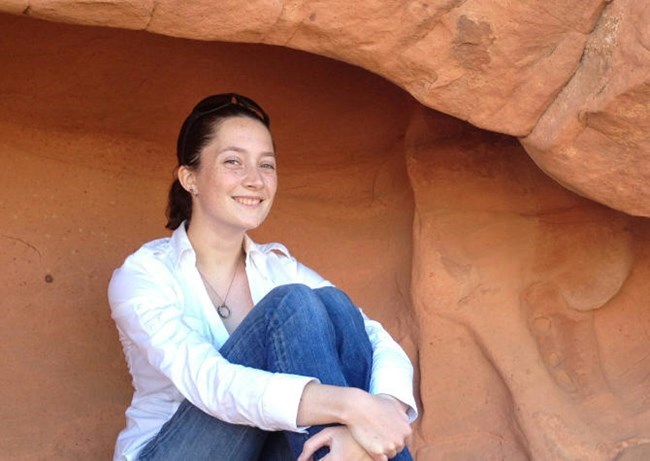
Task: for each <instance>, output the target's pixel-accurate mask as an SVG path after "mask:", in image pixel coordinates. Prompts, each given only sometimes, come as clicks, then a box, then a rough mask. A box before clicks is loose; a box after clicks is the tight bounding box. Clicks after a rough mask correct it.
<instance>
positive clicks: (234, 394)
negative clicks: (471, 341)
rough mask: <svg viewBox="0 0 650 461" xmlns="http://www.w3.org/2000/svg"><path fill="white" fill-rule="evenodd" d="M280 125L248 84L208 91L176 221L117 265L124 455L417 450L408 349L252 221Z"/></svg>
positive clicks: (196, 117) (189, 122)
mask: <svg viewBox="0 0 650 461" xmlns="http://www.w3.org/2000/svg"><path fill="white" fill-rule="evenodd" d="M269 125H270V122H269V118H268V115H267V114H266V113H265V112H264V110H263V109H262V108H261V107H260V106H258V105H257V104H256V103H255V102H254V101H252V100H250V99H248V98H246V97H243V96H240V95H236V94H222V95H215V96H211V97H208V98H206V99H204V100H203V101H201V102H200V103H199V104H198V105H197V106H196V107H195V108H194V110H193V111H192V113H191V114H190V115H189V116H188V118H187V119H186V120H185V122H184V124H183V126H182V128H181V131H180V134H179V137H178V145H177V155H178V168H177V178H176V179H175V181H174V183H173V184H172V187H171V190H170V193H169V205H168V210H167V215H168V224H167V227H168V228H170V229H173V230H174V232H173V234H172V236H171V237H170V238H165V239H160V240H156V241H153V242H149V243H147V244H145V245H144V246H143V247H142V248H140V249H139V250H138V251H137V252H135V253H134V254H132V255H131V256H129V257H128V258H127V259H126V261H125V262H124V264H123V266H122V267H121V268H119V269H117V270H116V271H115V273H114V274H113V277H112V279H111V283H110V286H109V301H110V305H111V310H112V315H113V318H114V320H115V322H116V324H117V328H118V331H119V334H120V340H121V342H122V345H123V349H124V354H125V356H126V360H127V363H128V366H129V370H130V372H131V374H132V376H133V385H134V388H135V393H134V396H133V400H132V403H131V406H130V407H129V409H128V410H127V412H126V416H127V427H126V428H125V429H124V430H123V431H122V432H121V433H120V435H119V437H118V440H117V445H116V451H115V459H116V460H135V459H138V460H202V459H206V460H208V459H210V460H227V461H236V460H242V461H251V460H257V459H260V460H282V459H285V460H287V459H296V458H297V459H299V460H300V461H307V460H309V459H312V456H313V457H314V458H315V459H321V457H323V456H324V455H326V456H325V458H324V459H328V460H333V461H334V460H339V459H341V460H343V459H344V460H356V459H358V460H387V459H398V460H409V459H412V458H411V456H410V454H409V453H408V450H407V449H404V450H402V449H403V448H404V446H405V442H406V439H407V437H408V436H409V435H410V431H411V430H410V423H411V422H412V421H413V420H414V419H415V417H416V409H415V402H414V398H413V395H412V367H411V364H410V362H409V361H408V358H407V357H406V355H405V354H404V352H403V351H402V349H401V348H400V347H399V346H398V345H397V344H396V343H395V342H394V341H393V340H392V339H391V338H390V336H389V335H388V334H387V333H386V332H385V331H384V330H383V328H382V327H381V326H380V325H379V324H378V323H377V322H374V321H371V320H369V319H368V318H367V317H365V316H363V314H361V312H360V311H359V310H358V309H357V308H355V307H354V306H353V305H352V303H351V302H350V300H349V299H348V298H347V296H345V294H344V293H342V292H341V291H340V290H338V289H336V288H334V287H333V286H332V285H331V284H330V283H329V282H327V281H326V280H324V279H323V278H321V277H320V276H319V275H317V274H316V273H315V272H313V271H312V270H310V269H308V268H307V267H305V266H303V265H302V264H300V263H299V262H297V261H296V260H295V259H294V258H293V257H292V256H291V255H290V254H289V252H288V251H287V249H286V248H285V247H284V246H282V245H280V244H277V243H272V244H267V245H258V244H256V243H254V242H253V241H252V240H251V239H250V238H249V237H248V236H247V235H246V231H248V230H250V229H254V228H256V227H258V226H259V225H260V224H261V223H262V222H263V221H264V219H265V218H266V216H267V214H268V212H269V210H270V209H271V205H272V203H273V198H274V196H275V192H276V188H277V176H276V158H275V151H274V145H273V140H272V137H271V133H270V131H269ZM327 453H329V454H327Z"/></svg>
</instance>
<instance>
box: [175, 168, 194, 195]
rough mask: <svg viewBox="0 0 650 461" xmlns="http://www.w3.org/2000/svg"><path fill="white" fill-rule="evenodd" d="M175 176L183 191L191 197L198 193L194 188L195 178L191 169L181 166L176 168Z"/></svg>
mask: <svg viewBox="0 0 650 461" xmlns="http://www.w3.org/2000/svg"><path fill="white" fill-rule="evenodd" d="M176 175H177V176H178V182H180V183H181V186H183V189H185V190H186V191H188V192H189V193H190V194H192V195H197V194H198V193H199V191H198V188H197V187H196V178H195V174H194V170H193V169H191V168H188V167H187V166H185V165H181V166H180V167H178V172H177V173H176Z"/></svg>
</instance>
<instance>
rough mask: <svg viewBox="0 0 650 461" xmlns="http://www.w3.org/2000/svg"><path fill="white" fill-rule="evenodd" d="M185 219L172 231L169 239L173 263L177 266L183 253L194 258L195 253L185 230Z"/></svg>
mask: <svg viewBox="0 0 650 461" xmlns="http://www.w3.org/2000/svg"><path fill="white" fill-rule="evenodd" d="M186 223H187V221H183V222H182V223H181V225H180V226H178V227H177V228H176V230H175V231H174V232H173V233H172V236H171V239H170V245H171V248H172V254H173V257H174V264H175V265H176V266H178V265H179V264H180V263H181V261H182V259H183V257H184V255H185V254H188V255H191V257H192V258H193V259H194V260H196V254H195V253H194V248H192V244H191V243H190V239H189V238H188V237H187V231H186V230H185V225H186Z"/></svg>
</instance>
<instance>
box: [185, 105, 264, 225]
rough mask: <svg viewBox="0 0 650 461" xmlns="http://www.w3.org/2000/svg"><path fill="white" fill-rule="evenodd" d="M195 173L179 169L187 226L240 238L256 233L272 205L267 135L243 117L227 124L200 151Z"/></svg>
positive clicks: (256, 122) (221, 125)
mask: <svg viewBox="0 0 650 461" xmlns="http://www.w3.org/2000/svg"><path fill="white" fill-rule="evenodd" d="M200 155H201V157H200V164H199V166H198V168H196V169H192V168H189V167H186V166H183V167H180V169H179V171H178V178H179V180H180V182H181V184H182V185H183V187H184V188H185V189H186V190H188V191H190V193H191V194H192V220H191V222H190V226H191V227H194V226H209V227H210V228H211V229H212V230H214V231H217V232H227V233H243V232H245V231H247V230H249V229H254V228H256V227H258V226H259V225H260V224H262V222H263V221H264V219H265V218H266V216H267V215H268V213H269V211H270V210H271V205H272V204H273V198H274V197H275V192H276V190H277V175H276V164H275V151H274V149H273V139H272V138H271V133H270V132H269V130H268V129H267V128H266V127H265V126H264V125H263V124H262V123H261V122H259V121H257V120H254V119H252V118H249V117H231V118H227V119H225V120H223V121H221V123H219V125H218V126H217V128H216V131H215V133H214V136H213V137H212V139H211V140H210V141H209V142H208V143H207V144H206V145H205V147H204V148H203V150H202V151H201V154H200Z"/></svg>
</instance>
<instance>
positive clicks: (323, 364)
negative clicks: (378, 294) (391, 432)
mask: <svg viewBox="0 0 650 461" xmlns="http://www.w3.org/2000/svg"><path fill="white" fill-rule="evenodd" d="M220 353H221V354H222V355H223V356H224V357H225V358H226V359H228V360H229V361H231V362H233V363H238V364H240V365H245V366H250V367H254V368H259V369H265V370H268V371H274V372H285V373H294V374H300V375H304V376H313V377H316V378H318V379H319V380H320V381H321V382H322V383H324V384H331V385H338V386H355V387H359V388H363V389H367V388H368V382H369V378H370V373H371V367H372V347H371V346H370V343H369V340H368V337H367V335H366V333H365V328H364V325H363V319H362V318H361V315H360V313H359V311H358V309H357V308H356V307H355V306H354V305H353V304H352V303H351V301H350V300H349V298H348V297H347V296H346V295H345V294H344V293H343V292H341V291H340V290H338V289H336V288H322V289H318V290H312V289H310V288H308V287H306V286H304V285H285V286H281V287H278V288H276V289H274V290H272V291H271V292H270V293H269V294H268V295H267V296H266V297H265V298H264V299H263V300H262V301H260V302H259V303H258V304H257V305H256V306H255V308H254V309H253V310H252V311H251V312H250V313H249V314H248V316H247V317H246V318H245V319H244V320H243V321H242V323H241V324H240V325H239V327H238V328H237V329H236V330H235V331H234V332H233V334H232V335H231V337H230V339H229V340H228V341H227V342H226V343H225V344H224V345H223V347H222V348H221V349H220ZM181 409H182V410H183V411H180V410H181ZM181 409H179V412H178V413H179V415H178V417H177V415H174V418H172V420H170V422H169V423H168V424H169V426H170V427H169V428H167V430H165V429H166V427H163V430H161V433H160V434H159V437H160V438H161V439H162V440H161V441H160V442H163V441H165V440H169V439H171V436H169V435H166V433H171V434H175V433H176V431H177V430H176V429H175V428H177V427H179V426H180V427H184V426H193V425H194V424H195V423H194V421H195V420H196V421H198V422H199V424H200V426H201V428H202V429H201V431H199V434H197V436H196V437H194V435H193V434H194V433H192V440H193V439H199V438H200V439H201V441H203V440H207V443H208V445H209V446H211V447H216V448H215V449H214V450H212V449H211V448H206V449H205V450H203V451H206V452H208V451H214V452H215V453H216V454H215V455H211V456H216V457H214V458H211V459H213V460H222V459H224V460H225V459H229V460H235V459H248V460H253V459H258V457H257V455H255V454H254V453H257V452H258V451H259V450H261V448H260V447H261V446H262V445H263V444H264V440H265V438H266V436H267V435H268V433H265V432H263V431H260V430H259V429H255V428H250V427H246V426H237V425H231V424H228V423H224V422H222V421H219V420H217V419H216V418H212V417H211V416H208V415H205V414H204V413H202V412H201V411H200V410H198V409H197V408H195V407H194V406H192V405H191V404H189V403H185V404H184V406H183V407H182V408H181ZM197 413H198V414H199V415H197ZM202 415H203V416H202ZM186 420H187V421H186ZM172 423H176V424H172ZM178 423H180V424H178ZM165 426H167V425H165ZM321 429H322V426H319V427H312V428H310V429H309V433H308V434H300V433H293V432H286V433H285V434H286V436H287V440H288V442H289V445H290V446H291V450H292V452H293V454H294V455H293V456H294V457H296V456H297V455H298V454H299V453H300V452H301V451H302V446H303V444H304V442H305V441H306V440H307V439H308V438H309V437H310V436H311V435H312V434H314V433H316V432H318V431H319V430H321ZM232 431H235V432H236V434H235V435H233V434H232ZM182 432H183V433H185V432H187V431H186V430H183V431H182ZM222 435H225V437H222ZM159 437H157V438H159ZM192 440H190V441H188V442H187V443H186V445H188V446H189V447H190V448H194V447H196V446H201V441H199V440H193V441H192ZM223 440H226V441H227V442H226V444H230V442H233V441H237V442H238V443H239V442H241V443H243V444H244V445H246V450H252V451H251V454H247V455H245V456H243V457H236V456H235V455H236V454H235V453H233V454H231V455H228V456H232V457H228V456H225V457H219V456H220V453H221V450H220V447H222V446H223V445H224V442H223ZM172 441H174V440H173V439H172ZM169 445H171V444H163V443H160V446H161V449H160V450H158V451H159V452H163V453H167V452H168V451H167V450H168V448H171V447H168V446H169ZM270 445H271V444H269V445H268V446H267V448H268V447H269V446H270ZM166 446H167V447H166ZM147 448H149V446H147V447H146V448H145V450H144V451H143V454H144V453H145V452H146V451H147ZM242 450H243V449H242ZM266 451H268V450H265V452H266ZM271 451H273V449H272V450H271ZM323 453H326V450H325V451H324V452H323ZM237 454H238V453H237ZM319 455H321V456H322V453H319ZM246 456H248V457H246ZM142 459H146V460H149V459H151V460H159V459H160V460H163V459H181V458H179V457H176V458H173V457H169V458H164V457H160V458H156V457H151V458H142ZM192 459H200V458H192ZM274 459H277V458H274ZM395 459H404V460H406V459H410V457H409V458H395Z"/></svg>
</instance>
